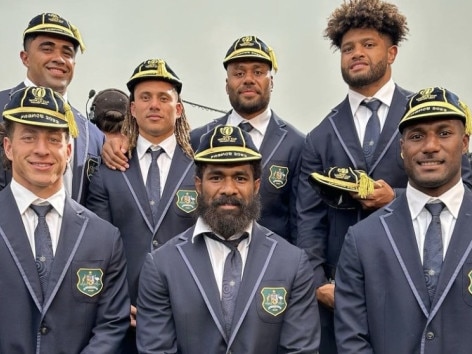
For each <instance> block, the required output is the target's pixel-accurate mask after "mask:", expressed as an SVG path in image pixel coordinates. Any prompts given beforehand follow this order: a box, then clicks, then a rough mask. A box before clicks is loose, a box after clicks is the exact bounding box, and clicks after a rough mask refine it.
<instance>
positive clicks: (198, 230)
mask: <svg viewBox="0 0 472 354" xmlns="http://www.w3.org/2000/svg"><path fill="white" fill-rule="evenodd" d="M252 227H253V223H250V224H249V225H248V226H247V227H246V229H245V230H244V231H245V232H247V233H248V235H249V236H248V239H247V243H248V245H249V244H250V243H251V239H252ZM206 232H213V233H214V234H216V235H217V236H220V235H218V234H217V233H216V232H214V231H213V230H212V229H211V228H210V226H209V225H208V224H207V223H206V222H205V221H204V220H203V219H202V218H201V217H199V218H198V219H197V222H196V223H195V228H194V230H193V235H192V243H194V242H195V238H197V237H199V236H203V234H204V233H206ZM239 236H241V235H234V236H232V237H231V238H233V237H234V238H238V237H239Z"/></svg>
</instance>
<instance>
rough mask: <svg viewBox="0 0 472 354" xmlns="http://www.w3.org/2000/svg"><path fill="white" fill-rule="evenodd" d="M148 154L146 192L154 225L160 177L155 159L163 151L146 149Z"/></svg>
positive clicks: (158, 199) (159, 193) (159, 197)
mask: <svg viewBox="0 0 472 354" xmlns="http://www.w3.org/2000/svg"><path fill="white" fill-rule="evenodd" d="M146 152H148V153H150V154H151V164H150V165H149V170H148V175H147V179H146V191H147V195H148V199H149V204H150V205H151V210H152V220H153V222H154V225H156V223H157V207H158V206H159V201H160V199H161V176H160V173H159V165H158V164H157V158H158V157H159V155H160V154H162V153H163V152H164V149H158V150H151V148H149V149H147V151H146Z"/></svg>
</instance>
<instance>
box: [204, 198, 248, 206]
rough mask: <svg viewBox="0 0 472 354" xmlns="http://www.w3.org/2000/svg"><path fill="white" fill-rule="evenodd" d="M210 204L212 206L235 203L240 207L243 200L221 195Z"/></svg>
mask: <svg viewBox="0 0 472 354" xmlns="http://www.w3.org/2000/svg"><path fill="white" fill-rule="evenodd" d="M211 204H212V206H214V207H217V206H220V205H235V206H238V207H242V206H243V205H244V204H243V202H242V201H241V200H240V199H239V198H237V197H235V196H221V197H219V198H218V199H215V200H214V201H213V202H212V203H211Z"/></svg>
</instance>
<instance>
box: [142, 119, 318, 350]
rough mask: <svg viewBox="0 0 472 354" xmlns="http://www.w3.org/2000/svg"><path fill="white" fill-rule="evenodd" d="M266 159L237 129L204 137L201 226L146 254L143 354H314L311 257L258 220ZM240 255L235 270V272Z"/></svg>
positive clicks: (198, 180)
mask: <svg viewBox="0 0 472 354" xmlns="http://www.w3.org/2000/svg"><path fill="white" fill-rule="evenodd" d="M260 160H261V155H260V154H259V152H258V151H257V148H256V147H255V146H254V144H253V143H252V141H251V138H250V136H249V134H248V133H246V132H244V131H242V130H241V129H240V128H238V127H234V126H229V125H226V126H219V127H217V128H215V129H214V130H212V131H210V132H208V133H207V134H205V135H203V136H202V141H201V143H200V147H199V149H198V150H197V152H196V154H195V164H196V170H195V174H196V177H195V186H196V189H197V191H198V194H199V196H198V214H199V218H198V220H197V223H196V225H195V226H194V227H192V228H190V229H188V230H187V231H185V232H183V233H182V234H180V235H178V236H177V237H175V238H173V239H172V240H170V241H169V242H167V243H166V244H165V245H163V246H162V247H161V248H159V249H158V250H156V251H153V252H152V253H151V254H149V255H148V256H147V259H146V261H145V263H144V265H143V269H142V271H141V276H140V282H139V296H138V318H137V324H138V326H137V339H138V349H139V352H140V353H147V354H150V353H181V354H200V353H202V352H205V353H310V354H311V353H317V350H318V342H319V321H318V310H317V304H316V300H315V298H314V296H313V292H314V286H313V285H314V283H313V275H312V270H311V267H310V264H309V262H308V259H307V256H306V254H305V252H304V251H303V250H300V249H298V248H296V247H295V246H293V245H291V244H289V243H288V242H287V241H286V240H284V239H283V238H281V237H280V236H278V235H276V234H274V233H273V232H272V231H270V230H268V229H266V228H265V227H263V226H261V225H259V224H258V223H257V222H255V220H256V219H257V217H258V216H259V215H260V201H259V198H258V192H259V186H260V177H261V164H260ZM232 242H235V243H236V244H233V245H232V246H230V248H228V247H227V244H228V243H232ZM232 257H233V258H232ZM235 258H239V260H240V261H239V268H235V263H231V264H232V265H233V266H232V267H230V262H231V261H233V262H235ZM229 269H231V270H233V271H234V273H232V275H231V277H228V275H229V272H228V270H229ZM236 269H239V270H238V271H236ZM238 289H239V290H238ZM228 301H229V303H230V304H232V306H228ZM231 308H232V309H233V310H232V311H230V310H229V309H231Z"/></svg>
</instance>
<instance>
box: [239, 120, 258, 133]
mask: <svg viewBox="0 0 472 354" xmlns="http://www.w3.org/2000/svg"><path fill="white" fill-rule="evenodd" d="M238 127H240V128H241V130H244V131H245V132H246V133H249V132H250V131H251V130H253V129H254V127H253V126H252V124H251V123H249V122H241V123H239V125H238Z"/></svg>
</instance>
